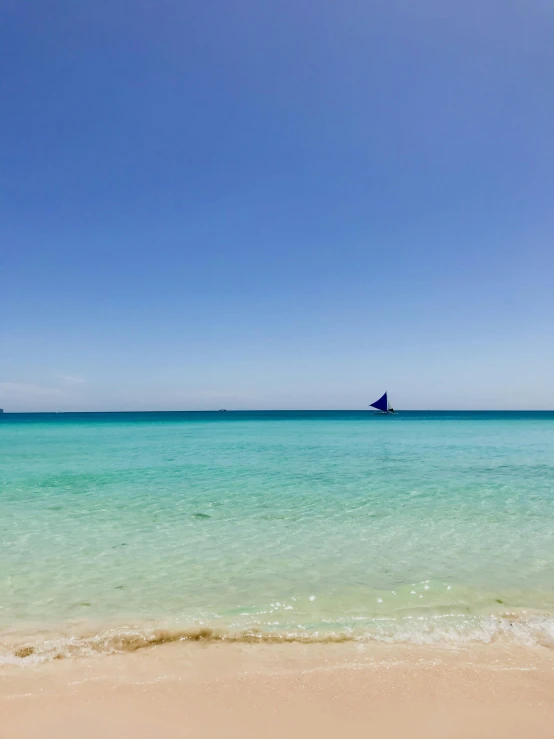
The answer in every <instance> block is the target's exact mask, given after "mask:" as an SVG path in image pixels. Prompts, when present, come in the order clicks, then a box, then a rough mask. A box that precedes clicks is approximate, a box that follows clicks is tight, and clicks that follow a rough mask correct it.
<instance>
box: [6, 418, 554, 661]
mask: <svg viewBox="0 0 554 739" xmlns="http://www.w3.org/2000/svg"><path fill="white" fill-rule="evenodd" d="M0 557H1V559H0V659H4V660H12V659H13V657H14V654H16V653H17V650H18V649H19V650H20V652H19V653H20V658H21V656H26V655H27V656H28V657H30V656H31V654H35V655H36V654H44V655H49V656H52V655H54V656H55V655H56V654H59V653H61V652H63V651H64V650H65V651H66V652H68V653H69V652H71V653H79V651H80V650H81V651H85V652H86V651H87V650H88V651H114V650H118V649H125V648H135V647H136V648H138V647H140V646H143V645H147V644H149V643H152V642H156V643H157V641H156V640H158V641H159V640H160V634H162V635H167V639H169V640H171V639H173V638H175V639H180V638H188V637H194V638H198V637H199V636H200V638H217V639H219V638H221V637H222V636H225V637H227V638H229V637H232V638H235V639H246V640H252V639H258V638H264V639H274V640H278V639H291V638H292V639H298V640H307V641H309V640H316V641H318V640H325V639H343V638H345V639H346V638H347V639H350V638H355V639H358V638H363V639H379V640H386V641H388V640H390V641H414V642H418V643H419V642H435V641H446V642H449V641H450V642H455V643H459V642H460V641H462V642H465V641H468V640H475V639H477V640H480V641H491V640H496V639H498V638H510V639H516V640H519V641H522V642H523V643H541V644H545V645H547V646H548V645H553V646H554V618H553V617H554V588H553V586H554V413H547V412H544V413H498V412H494V413H492V412H491V413H486V412H481V413H467V412H463V413H462V412H459V413H453V412H452V413H451V412H443V413H436V412H406V413H401V414H398V415H397V416H376V415H373V414H371V413H367V412H268V413H151V414H148V413H143V414H139V413H128V414H51V415H50V414H36V415H30V414H26V415H18V414H4V416H2V417H1V418H0ZM122 635H123V636H122ZM125 635H126V636H125ZM137 639H138V642H137V641H136V640H137ZM164 639H165V637H163V638H162V639H161V640H162V641H163V640H164ZM142 642H144V644H142ZM71 645H72V646H71ZM137 645H138V646H137ZM21 649H28V651H27V652H22V651H21ZM29 649H30V651H29Z"/></svg>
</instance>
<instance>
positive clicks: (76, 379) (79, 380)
mask: <svg viewBox="0 0 554 739" xmlns="http://www.w3.org/2000/svg"><path fill="white" fill-rule="evenodd" d="M58 377H59V379H60V380H63V381H64V382H72V383H73V384H74V385H82V384H83V383H84V382H86V380H85V378H84V377H75V375H58Z"/></svg>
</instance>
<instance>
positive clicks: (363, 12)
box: [0, 0, 554, 411]
mask: <svg viewBox="0 0 554 739" xmlns="http://www.w3.org/2000/svg"><path fill="white" fill-rule="evenodd" d="M0 102H1V109H0V407H4V408H5V409H6V410H13V411H16V410H120V409H123V410H125V409H129V410H133V409H189V408H190V409H198V408H219V407H227V408H362V407H365V406H367V404H368V403H369V402H371V401H373V400H374V399H375V398H377V397H378V396H379V395H380V394H381V393H382V392H383V391H384V390H386V389H388V391H389V393H390V394H391V400H392V402H393V404H394V405H395V406H397V407H399V408H554V2H553V1H552V0H512V1H510V0H466V1H465V2H456V3H455V2H445V0H417V2H414V0H387V1H383V0H379V1H378V2H377V1H376V0H364V1H362V0H341V2H336V1H334V2H331V1H330V0H322V2H315V0H284V1H283V2H275V0H271V1H269V0H217V1H215V2H214V1H210V0H206V1H204V2H201V1H199V0H194V2H192V1H189V0H179V1H177V0H133V1H132V2H131V0H110V1H109V2H107V0H79V2H76V1H75V0H49V2H44V0H0Z"/></svg>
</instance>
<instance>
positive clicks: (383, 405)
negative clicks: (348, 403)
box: [371, 393, 389, 411]
mask: <svg viewBox="0 0 554 739" xmlns="http://www.w3.org/2000/svg"><path fill="white" fill-rule="evenodd" d="M371 407H372V408H377V410H378V411H388V409H389V401H388V399H387V394H386V393H385V394H384V395H383V396H381V397H380V398H379V400H376V401H375V403H371Z"/></svg>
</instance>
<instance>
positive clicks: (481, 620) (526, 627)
mask: <svg viewBox="0 0 554 739" xmlns="http://www.w3.org/2000/svg"><path fill="white" fill-rule="evenodd" d="M333 626H334V628H330V627H329V625H323V627H322V628H320V629H305V628H301V627H296V628H291V629H283V630H280V631H277V630H263V629H258V628H255V629H241V630H232V629H216V628H211V627H207V626H194V627H190V628H156V627H151V626H150V627H128V626H127V627H126V626H121V627H118V628H112V629H105V630H100V631H97V632H92V631H90V630H83V632H81V633H72V634H70V635H69V634H62V633H58V634H48V635H47V634H44V633H42V634H40V635H39V634H36V635H34V636H33V635H31V634H26V635H25V637H23V635H21V636H20V637H18V636H17V634H14V633H11V634H9V635H5V638H4V637H3V636H2V635H1V634H0V665H2V664H3V665H20V666H24V665H31V664H37V663H41V662H45V661H51V660H61V659H67V658H78V657H91V656H95V655H114V654H122V653H129V652H137V651H139V650H142V649H149V648H154V647H157V646H160V645H164V644H171V643H177V642H182V643H195V642H196V643H204V644H211V643H228V644H237V643H240V644H294V643H297V644H339V643H343V642H360V643H371V642H374V643H388V644H408V645H444V646H446V647H448V646H452V647H460V646H464V645H470V644H492V643H496V642H499V641H504V642H509V643H514V644H519V645H522V646H528V647H535V646H541V647H545V648H549V649H551V648H554V616H552V615H551V614H540V613H535V614H530V613H529V612H522V613H518V612H510V613H504V614H495V615H489V616H479V617H466V618H460V617H459V615H454V616H445V615H442V616H435V617H421V616H419V617H413V616H412V617H405V618H400V619H381V620H377V619H376V620H374V621H372V622H371V624H369V623H367V622H366V623H364V625H363V626H359V625H358V626H355V627H353V626H351V625H349V626H344V627H342V628H341V627H339V628H337V624H334V625H333Z"/></svg>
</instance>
